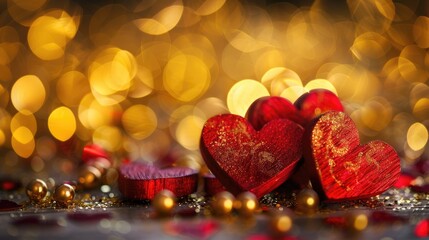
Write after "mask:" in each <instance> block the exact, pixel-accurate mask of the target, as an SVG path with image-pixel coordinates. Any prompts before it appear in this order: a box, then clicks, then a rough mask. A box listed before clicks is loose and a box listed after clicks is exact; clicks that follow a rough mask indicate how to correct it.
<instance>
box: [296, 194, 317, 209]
mask: <svg viewBox="0 0 429 240" xmlns="http://www.w3.org/2000/svg"><path fill="white" fill-rule="evenodd" d="M318 209H319V195H317V193H316V192H315V191H314V190H312V189H309V188H306V189H303V190H301V191H300V192H299V193H298V194H297V195H296V211H297V212H299V213H304V214H314V213H316V212H317V210H318Z"/></svg>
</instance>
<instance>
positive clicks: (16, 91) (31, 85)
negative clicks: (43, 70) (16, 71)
mask: <svg viewBox="0 0 429 240" xmlns="http://www.w3.org/2000/svg"><path fill="white" fill-rule="evenodd" d="M45 94H46V93H45V87H44V86H43V83H42V81H41V80H40V79H39V78H38V77H37V76H35V75H25V76H23V77H21V78H19V79H18V80H16V82H15V83H14V84H13V87H12V91H11V93H10V98H11V100H12V104H13V106H14V107H15V108H16V110H18V111H19V112H21V113H24V114H31V113H35V112H37V111H38V110H39V109H40V108H41V107H42V105H43V103H44V101H45Z"/></svg>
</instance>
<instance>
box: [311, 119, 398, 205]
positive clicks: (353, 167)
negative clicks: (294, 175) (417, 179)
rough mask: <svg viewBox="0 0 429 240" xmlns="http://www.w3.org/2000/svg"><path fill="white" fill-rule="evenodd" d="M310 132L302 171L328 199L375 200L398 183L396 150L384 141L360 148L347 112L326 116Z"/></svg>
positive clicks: (355, 130)
mask: <svg viewBox="0 0 429 240" xmlns="http://www.w3.org/2000/svg"><path fill="white" fill-rule="evenodd" d="M307 130H308V131H307V132H306V135H305V140H304V157H305V164H304V166H303V168H304V169H303V170H304V171H306V172H307V174H308V173H309V174H310V178H311V182H312V185H313V187H314V188H315V190H316V191H318V192H319V194H321V195H322V196H324V197H326V198H327V199H330V200H340V199H359V198H367V197H372V196H375V195H378V194H380V193H383V192H384V191H386V190H387V189H388V188H390V187H391V186H393V184H394V183H395V182H396V181H397V180H398V178H399V175H400V171H401V167H400V159H399V157H398V155H397V153H396V152H395V150H394V149H393V148H392V147H391V146H390V145H388V144H387V143H385V142H382V141H372V142H369V143H367V144H365V145H359V134H358V131H357V128H356V126H355V124H354V122H353V121H352V119H351V118H350V117H348V116H347V115H346V114H345V113H342V112H335V111H333V112H328V113H325V114H323V115H321V116H320V117H319V118H318V119H317V120H316V121H314V123H313V124H312V125H311V126H310V128H309V129H307Z"/></svg>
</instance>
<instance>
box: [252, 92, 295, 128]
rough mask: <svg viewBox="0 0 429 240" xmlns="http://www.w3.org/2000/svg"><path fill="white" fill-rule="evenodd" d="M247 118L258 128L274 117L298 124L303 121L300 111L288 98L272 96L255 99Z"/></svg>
mask: <svg viewBox="0 0 429 240" xmlns="http://www.w3.org/2000/svg"><path fill="white" fill-rule="evenodd" d="M246 118H247V120H248V121H249V122H250V124H252V126H253V127H254V128H255V129H256V130H260V129H261V128H262V127H263V126H264V125H265V124H266V123H267V122H269V121H271V120H274V119H289V120H291V121H294V122H296V123H298V124H302V123H303V119H302V118H301V115H300V113H299V112H298V110H297V109H296V108H295V106H294V105H293V104H292V103H291V102H290V101H289V100H287V99H286V98H282V97H278V96H272V97H261V98H259V99H257V100H255V101H254V102H253V103H252V105H250V107H249V109H248V110H247V112H246Z"/></svg>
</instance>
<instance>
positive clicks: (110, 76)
mask: <svg viewBox="0 0 429 240" xmlns="http://www.w3.org/2000/svg"><path fill="white" fill-rule="evenodd" d="M136 72H137V63H136V60H135V58H134V56H133V55H132V54H131V53H130V52H128V51H125V50H121V49H119V48H107V49H105V50H103V51H101V52H100V53H99V54H98V55H97V57H96V59H95V61H94V62H93V63H92V64H91V65H90V67H89V69H88V78H89V83H90V86H91V90H92V93H93V94H94V96H95V97H96V98H97V100H98V101H99V102H100V103H101V104H103V105H113V104H117V103H119V102H122V101H123V100H125V99H126V96H127V92H128V90H129V88H130V87H131V85H132V82H133V78H134V76H135V75H136Z"/></svg>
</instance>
